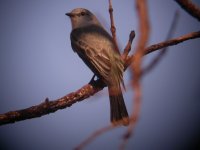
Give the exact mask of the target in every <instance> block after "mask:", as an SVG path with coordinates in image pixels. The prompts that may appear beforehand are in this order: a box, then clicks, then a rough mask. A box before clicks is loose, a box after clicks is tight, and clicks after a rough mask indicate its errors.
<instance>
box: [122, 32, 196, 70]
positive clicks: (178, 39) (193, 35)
mask: <svg viewBox="0 0 200 150" xmlns="http://www.w3.org/2000/svg"><path fill="white" fill-rule="evenodd" d="M197 38H200V31H196V32H191V33H188V34H185V35H182V36H179V37H176V38H173V39H170V40H168V41H163V42H160V43H157V44H153V45H150V46H148V47H147V48H145V54H144V55H147V54H150V53H152V52H155V51H157V50H161V49H162V48H164V47H168V46H174V45H177V44H180V43H182V42H186V41H188V40H192V39H197ZM134 61H135V55H131V56H129V57H128V58H127V60H126V62H125V64H124V68H125V69H126V68H127V67H129V66H130V64H131V63H132V62H134Z"/></svg>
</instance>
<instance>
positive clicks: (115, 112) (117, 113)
mask: <svg viewBox="0 0 200 150" xmlns="http://www.w3.org/2000/svg"><path fill="white" fill-rule="evenodd" d="M108 92H109V98H110V114H111V116H110V118H111V122H112V124H113V125H125V126H127V125H128V124H129V117H128V113H127V110H126V105H125V103H124V98H123V95H122V91H121V87H120V86H108Z"/></svg>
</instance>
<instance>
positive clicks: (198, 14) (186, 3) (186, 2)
mask: <svg viewBox="0 0 200 150" xmlns="http://www.w3.org/2000/svg"><path fill="white" fill-rule="evenodd" d="M175 1H176V2H177V3H178V4H179V5H180V6H181V7H182V8H183V9H184V10H185V11H187V12H188V13H189V14H190V15H191V16H193V17H194V18H196V19H197V20H198V21H200V8H199V7H198V6H196V5H195V4H194V3H192V1H191V0H175Z"/></svg>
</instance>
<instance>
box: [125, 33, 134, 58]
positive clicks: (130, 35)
mask: <svg viewBox="0 0 200 150" xmlns="http://www.w3.org/2000/svg"><path fill="white" fill-rule="evenodd" d="M134 38H135V31H131V33H130V34H129V40H128V43H127V44H126V47H125V49H124V52H123V54H122V59H123V60H124V62H126V60H127V57H128V54H129V52H130V50H131V45H132V42H133V39H134Z"/></svg>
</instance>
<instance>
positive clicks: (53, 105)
mask: <svg viewBox="0 0 200 150" xmlns="http://www.w3.org/2000/svg"><path fill="white" fill-rule="evenodd" d="M195 38H200V31H197V32H192V33H189V34H186V35H183V36H180V37H177V38H174V39H171V40H168V41H165V42H161V43H158V44H154V45H151V46H149V47H147V48H145V55H147V54H149V53H152V52H154V51H157V50H159V49H162V48H164V47H167V46H172V45H175V44H179V43H181V42H184V41H187V40H191V39H195ZM131 59H133V61H134V59H135V57H134V55H132V56H131V57H129V59H127V61H126V62H125V67H126V68H127V67H128V66H129V65H130V64H131ZM104 87H106V85H104V84H103V82H102V81H101V80H96V81H94V80H92V81H91V82H90V83H89V84H86V85H85V86H83V87H82V88H80V89H79V90H77V91H75V92H72V93H69V94H67V95H66V96H63V97H61V98H59V99H57V100H53V101H49V100H48V99H46V100H45V102H42V103H41V104H38V105H35V106H32V107H29V108H26V109H21V110H15V111H10V112H7V113H4V114H0V125H4V124H9V123H14V122H17V121H22V120H26V119H31V118H37V117H41V116H44V115H47V114H49V113H53V112H55V111H57V110H59V109H64V108H66V107H70V106H71V105H72V104H74V103H76V102H79V101H82V100H84V99H86V98H88V97H90V96H92V95H94V94H95V93H97V92H99V91H101V90H102V89H103V88H104Z"/></svg>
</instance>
